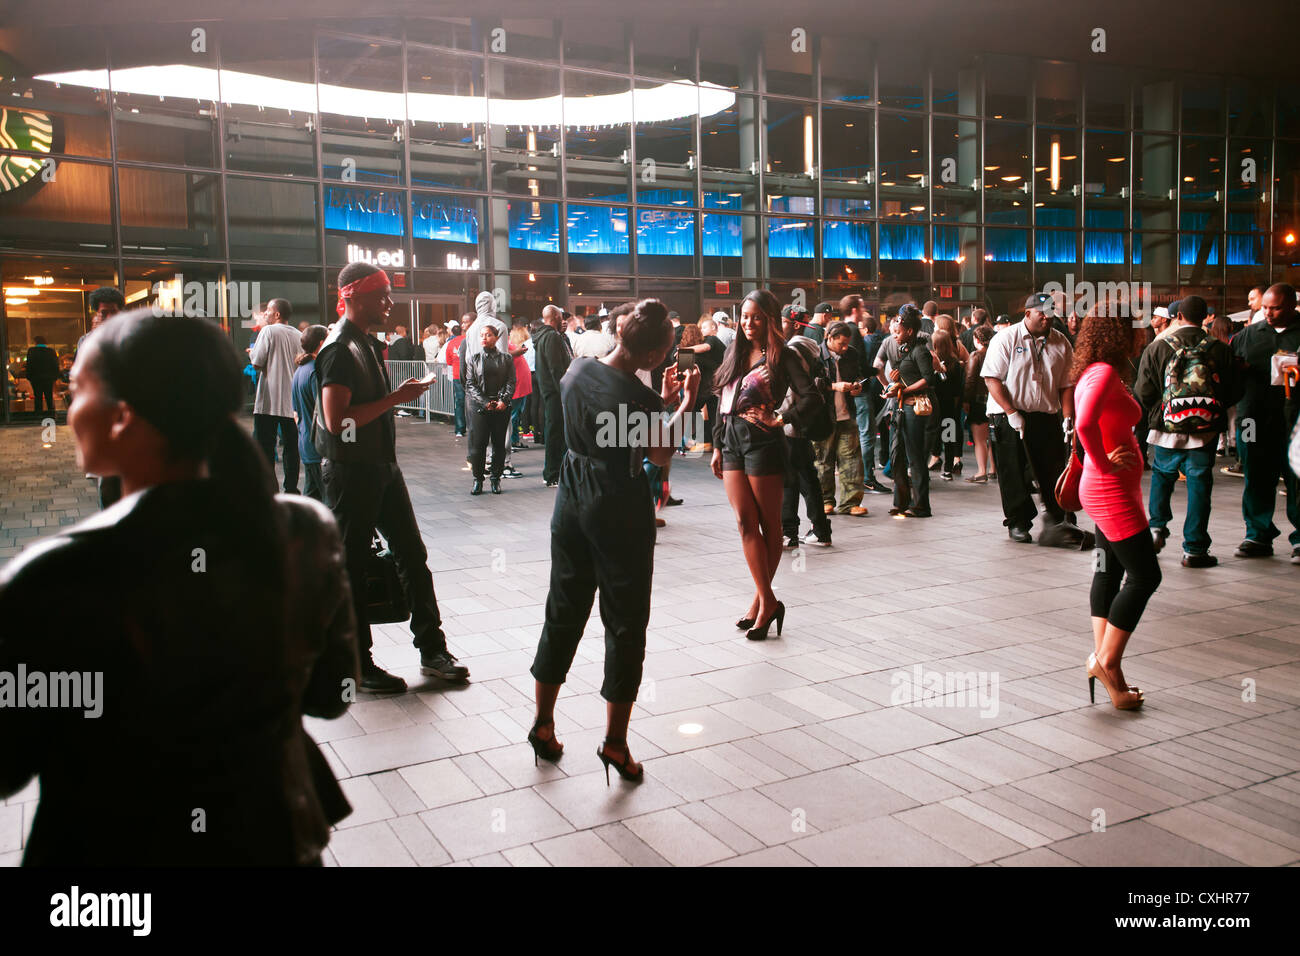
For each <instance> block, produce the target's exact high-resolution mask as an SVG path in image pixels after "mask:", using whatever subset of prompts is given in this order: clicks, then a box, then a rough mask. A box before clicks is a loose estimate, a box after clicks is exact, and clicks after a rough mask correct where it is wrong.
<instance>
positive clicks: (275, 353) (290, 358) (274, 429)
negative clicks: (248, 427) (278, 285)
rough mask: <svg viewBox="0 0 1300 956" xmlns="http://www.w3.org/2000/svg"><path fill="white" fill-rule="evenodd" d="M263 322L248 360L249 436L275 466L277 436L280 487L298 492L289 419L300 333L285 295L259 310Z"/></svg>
mask: <svg viewBox="0 0 1300 956" xmlns="http://www.w3.org/2000/svg"><path fill="white" fill-rule="evenodd" d="M262 316H263V319H264V321H265V323H266V324H265V326H264V327H263V328H262V331H261V332H259V333H258V335H257V341H256V342H254V343H253V351H252V353H251V354H250V355H249V359H248V360H249V362H250V363H252V366H253V368H255V369H257V373H258V374H257V394H256V396H255V397H254V399H253V438H254V439H255V440H256V441H257V443H258V444H259V445H261V446H262V452H263V453H264V454H265V455H266V460H267V462H268V463H270V465H271V469H272V470H273V471H274V470H275V440H276V436H277V434H278V435H279V438H280V455H281V460H282V461H283V462H284V490H285V491H286V492H288V493H289V494H292V495H296V494H297V493H298V470H299V461H298V428H297V426H296V425H295V424H294V421H293V373H294V369H295V368H296V367H297V366H296V364H295V362H296V360H297V358H298V353H299V352H300V351H301V343H302V333H301V332H299V331H298V330H297V329H295V328H294V327H293V325H292V324H291V323H290V321H289V320H290V319H291V318H292V316H293V306H291V305H290V304H289V300H288V299H272V300H271V301H269V302H267V303H266V309H265V310H264V311H263V313H262Z"/></svg>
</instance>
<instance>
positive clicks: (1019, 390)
mask: <svg viewBox="0 0 1300 956" xmlns="http://www.w3.org/2000/svg"><path fill="white" fill-rule="evenodd" d="M1073 359H1074V349H1073V348H1071V347H1070V340H1069V339H1067V338H1066V337H1065V336H1064V335H1062V334H1061V332H1059V331H1058V330H1056V329H1051V330H1050V331H1049V332H1048V333H1047V336H1046V337H1045V338H1044V337H1039V338H1037V339H1035V338H1034V336H1032V335H1030V334H1029V331H1028V330H1027V329H1026V328H1025V323H1024V320H1023V319H1022V320H1021V321H1019V322H1017V323H1016V324H1015V325H1013V326H1011V327H1010V328H1007V329H1003V330H1002V331H1001V332H999V333H998V334H997V335H995V336H993V338H992V340H991V341H990V342H989V346H988V353H987V354H986V355H985V356H984V367H983V369H982V370H981V372H980V374H981V376H982V377H984V378H996V379H999V380H1001V381H1002V382H1004V383H1005V384H1006V386H1007V391H1008V392H1010V393H1011V402H1012V405H1013V406H1014V407H1015V408H1016V409H1017V410H1018V411H1022V412H1048V413H1054V412H1059V411H1060V410H1061V389H1063V388H1065V387H1066V385H1067V384H1069V378H1070V362H1071V361H1073ZM988 414H989V415H1004V414H1006V410H1005V409H1004V408H1003V407H1002V406H1001V405H999V404H998V403H997V402H996V401H995V400H994V398H993V395H992V394H991V393H990V395H989V402H988Z"/></svg>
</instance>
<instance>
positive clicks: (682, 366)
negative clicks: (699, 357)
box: [677, 351, 695, 382]
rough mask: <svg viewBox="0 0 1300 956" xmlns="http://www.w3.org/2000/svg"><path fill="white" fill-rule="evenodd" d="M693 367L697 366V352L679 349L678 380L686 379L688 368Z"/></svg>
mask: <svg viewBox="0 0 1300 956" xmlns="http://www.w3.org/2000/svg"><path fill="white" fill-rule="evenodd" d="M692 368H695V353H694V352H682V351H679V352H678V353H677V381H679V382H682V381H685V380H686V372H687V370H688V369H692Z"/></svg>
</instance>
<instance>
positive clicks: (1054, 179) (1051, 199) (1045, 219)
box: [1034, 126, 1083, 228]
mask: <svg viewBox="0 0 1300 956" xmlns="http://www.w3.org/2000/svg"><path fill="white" fill-rule="evenodd" d="M1035 135H1036V136H1037V143H1036V150H1035V153H1034V162H1035V163H1036V165H1035V166H1034V221H1035V222H1036V223H1037V224H1038V225H1040V226H1058V227H1070V228H1078V226H1079V195H1078V194H1081V193H1082V189H1081V187H1082V185H1083V182H1082V180H1083V161H1082V160H1081V159H1080V153H1079V131H1078V130H1077V129H1052V128H1051V127H1041V126H1040V127H1038V129H1037V132H1036V133H1035ZM1067 157H1068V158H1067Z"/></svg>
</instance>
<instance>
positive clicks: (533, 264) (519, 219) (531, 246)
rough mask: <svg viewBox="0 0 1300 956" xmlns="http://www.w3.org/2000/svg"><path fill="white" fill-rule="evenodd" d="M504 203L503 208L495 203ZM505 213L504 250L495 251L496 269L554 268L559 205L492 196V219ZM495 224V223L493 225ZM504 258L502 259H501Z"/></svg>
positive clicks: (553, 270) (557, 238)
mask: <svg viewBox="0 0 1300 956" xmlns="http://www.w3.org/2000/svg"><path fill="white" fill-rule="evenodd" d="M499 205H504V206H505V207H506V208H505V209H504V210H499V209H498V206H499ZM502 211H503V212H504V213H505V222H506V223H507V228H508V230H509V231H508V242H507V247H508V248H507V250H506V254H505V255H504V256H503V255H501V250H499V249H498V250H495V251H496V261H495V266H496V268H497V269H500V270H506V269H513V270H520V269H526V270H528V271H529V272H534V271H542V272H555V271H557V270H558V268H559V265H560V226H561V221H560V206H559V204H558V203H553V202H536V201H530V200H526V199H510V200H493V210H492V217H493V220H494V222H495V221H496V220H497V218H498V214H499V212H502ZM495 228H499V227H495ZM503 258H504V259H506V260H507V261H505V262H503V261H502V259H503Z"/></svg>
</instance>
